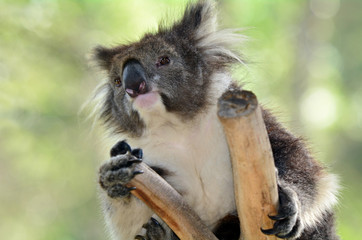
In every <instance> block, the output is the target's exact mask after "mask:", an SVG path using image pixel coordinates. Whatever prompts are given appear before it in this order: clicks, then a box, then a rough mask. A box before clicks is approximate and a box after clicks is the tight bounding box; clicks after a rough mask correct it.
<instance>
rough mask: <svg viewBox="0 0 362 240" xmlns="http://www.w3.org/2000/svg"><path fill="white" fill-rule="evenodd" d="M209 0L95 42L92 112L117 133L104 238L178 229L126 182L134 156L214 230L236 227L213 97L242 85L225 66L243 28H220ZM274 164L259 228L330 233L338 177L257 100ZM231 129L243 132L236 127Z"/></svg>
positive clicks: (163, 235)
mask: <svg viewBox="0 0 362 240" xmlns="http://www.w3.org/2000/svg"><path fill="white" fill-rule="evenodd" d="M214 5H215V3H214V2H212V1H207V0H199V1H196V2H191V3H188V5H187V7H186V9H185V11H184V14H183V17H182V18H181V19H180V20H178V21H176V22H175V23H174V24H173V25H171V26H166V25H160V26H159V29H158V31H157V32H155V33H147V34H145V35H144V36H143V37H142V38H141V39H140V40H139V41H137V42H133V43H128V44H123V45H119V46H115V47H103V46H98V47H96V48H95V49H94V54H93V56H94V60H95V62H96V63H97V65H98V66H99V67H100V68H101V69H102V70H103V71H104V72H105V73H106V76H107V77H106V79H105V81H104V82H102V83H101V84H100V86H99V87H98V89H97V90H96V96H95V98H96V99H101V100H100V102H98V104H97V105H98V108H96V111H97V112H98V115H99V118H100V119H101V121H103V123H104V125H105V126H106V128H107V129H108V131H109V133H110V134H111V135H112V136H115V137H116V138H117V139H119V140H121V141H119V142H118V143H117V144H116V145H115V146H114V147H113V148H112V149H111V158H110V159H109V160H108V161H106V162H105V163H104V164H103V165H102V166H101V167H100V171H99V183H100V187H101V188H100V189H101V190H100V191H101V193H100V194H101V199H102V205H103V209H104V215H105V221H106V223H107V226H108V227H109V230H110V235H111V237H112V239H122V240H132V239H141V240H148V239H149V240H151V239H159V240H163V239H165V240H166V239H167V240H169V239H178V238H177V236H176V235H175V234H174V233H173V232H172V230H171V229H170V228H168V226H167V225H166V224H165V223H164V222H162V220H161V219H159V218H158V217H157V216H156V215H155V214H154V213H153V211H152V210H151V209H150V208H148V207H147V206H146V205H145V204H144V203H143V202H141V201H140V200H139V199H137V198H135V197H134V196H133V195H131V194H130V193H131V191H132V190H133V188H128V187H127V183H128V182H129V181H130V180H131V179H132V178H133V177H134V176H136V175H137V174H142V172H139V171H137V170H136V168H135V167H136V166H137V164H139V163H140V162H141V161H143V162H144V163H146V164H147V165H149V166H150V167H151V168H153V169H154V170H155V171H156V172H157V173H158V174H159V175H160V176H162V177H163V178H164V179H165V180H166V181H167V182H168V183H169V184H170V185H171V186H172V187H173V188H174V189H175V190H177V191H178V192H179V193H180V194H181V195H182V196H183V198H184V199H185V200H186V201H187V203H188V204H189V205H190V206H191V208H192V209H193V210H194V211H195V212H196V213H197V214H198V215H199V216H200V218H201V220H202V221H203V222H204V223H205V224H206V225H207V226H208V227H209V228H210V229H211V230H212V231H213V232H214V233H215V235H216V237H217V238H218V239H228V240H234V239H235V240H236V239H239V236H240V228H239V219H238V215H237V213H236V205H235V196H234V191H233V177H232V169H231V162H230V154H229V150H228V146H227V143H226V140H225V135H224V132H223V129H222V126H221V123H220V122H219V120H218V117H217V114H216V112H217V111H216V103H217V100H218V98H219V97H220V96H221V95H222V93H223V92H225V91H227V90H228V89H230V88H238V89H241V86H240V84H238V83H236V81H234V80H233V79H232V77H231V73H230V71H231V67H232V66H234V65H235V64H244V60H243V59H242V57H241V55H240V54H238V53H237V52H236V51H234V50H233V48H234V46H235V45H236V44H239V43H240V42H241V41H242V40H243V36H241V35H239V34H238V33H236V31H234V30H219V29H218V27H217V14H216V11H215V6H214ZM262 113H263V118H264V121H265V124H266V128H267V132H268V135H269V139H270V144H271V147H272V151H273V156H274V161H275V166H276V168H277V183H278V193H279V208H278V213H277V214H276V215H275V216H269V217H270V218H271V219H272V220H274V226H273V228H271V229H261V231H262V232H263V233H265V234H267V235H276V236H277V237H279V238H284V239H298V240H306V239H308V240H311V239H319V240H321V239H323V240H326V239H328V240H337V239H339V237H338V236H337V235H336V230H335V220H334V211H333V206H334V205H335V204H336V202H337V197H336V195H337V192H338V181H337V177H336V176H335V175H333V174H330V173H328V172H327V170H326V168H325V167H324V166H322V165H321V164H320V163H318V162H317V161H316V160H315V159H314V158H313V156H312V155H311V154H310V153H309V151H308V148H307V147H306V145H305V143H304V142H303V140H302V139H301V138H299V137H296V136H294V135H293V134H292V133H290V132H289V131H288V130H286V129H285V128H284V127H283V126H282V125H281V124H280V123H279V122H278V121H277V120H276V118H275V117H274V116H273V115H272V114H271V113H270V112H269V111H268V110H267V109H265V108H263V110H262ZM235 134H243V133H242V132H241V133H235Z"/></svg>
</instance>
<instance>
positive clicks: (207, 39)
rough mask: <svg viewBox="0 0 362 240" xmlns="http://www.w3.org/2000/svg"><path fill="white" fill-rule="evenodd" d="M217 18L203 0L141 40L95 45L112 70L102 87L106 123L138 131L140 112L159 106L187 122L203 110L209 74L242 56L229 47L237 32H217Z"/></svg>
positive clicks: (101, 61) (97, 56)
mask: <svg viewBox="0 0 362 240" xmlns="http://www.w3.org/2000/svg"><path fill="white" fill-rule="evenodd" d="M215 22H216V18H215V13H214V11H213V6H212V4H211V2H208V1H206V2H204V1H200V2H198V3H196V4H192V5H189V6H188V7H187V8H186V10H185V13H184V17H183V18H182V19H181V20H180V21H178V22H176V23H175V24H174V25H173V26H171V27H162V26H161V27H160V29H159V31H158V32H157V33H154V34H146V35H145V36H144V37H143V38H142V39H141V40H140V41H138V42H135V43H132V44H128V45H120V46H117V47H114V48H105V47H98V48H96V49H95V52H94V57H95V60H96V61H97V63H98V65H99V66H100V67H101V68H103V69H104V70H106V72H107V74H108V81H107V83H106V84H104V85H103V87H102V88H101V90H100V91H101V92H102V93H106V94H105V98H104V104H103V107H102V109H101V118H102V119H103V120H104V121H105V123H107V125H108V126H109V127H111V128H113V130H114V131H115V132H122V133H124V132H126V133H128V134H130V135H133V136H140V135H142V131H143V130H144V128H145V122H144V120H145V119H144V116H142V114H143V113H144V112H152V111H153V107H154V106H155V105H158V106H159V105H160V104H161V105H162V107H163V109H165V110H166V111H167V112H168V113H171V114H174V115H175V116H177V117H178V118H180V119H181V120H185V121H186V120H190V119H193V118H194V117H195V116H197V115H198V114H199V113H200V112H202V111H203V110H205V108H206V107H207V106H208V104H209V103H210V96H211V95H212V93H210V92H213V90H210V86H211V83H212V80H211V79H212V78H211V77H210V76H211V75H212V74H214V73H216V72H220V71H224V70H225V67H227V66H228V65H230V64H231V63H233V62H235V59H236V60H239V59H238V58H237V57H235V55H234V54H233V53H232V52H231V51H230V50H228V49H227V46H228V45H229V43H233V42H235V34H232V33H231V32H229V33H227V32H223V34H221V32H217V31H216V30H215V28H216V26H215ZM225 33H226V34H225ZM103 95H104V94H103ZM212 97H214V96H212ZM142 109H146V110H147V111H144V112H142V111H141V110H142ZM114 131H113V132H114Z"/></svg>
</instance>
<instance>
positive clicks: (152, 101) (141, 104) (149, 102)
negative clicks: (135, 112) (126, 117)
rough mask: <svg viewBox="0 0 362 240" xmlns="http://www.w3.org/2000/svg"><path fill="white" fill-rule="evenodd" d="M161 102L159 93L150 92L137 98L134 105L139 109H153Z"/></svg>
mask: <svg viewBox="0 0 362 240" xmlns="http://www.w3.org/2000/svg"><path fill="white" fill-rule="evenodd" d="M159 101H160V94H159V93H158V92H157V91H150V92H147V93H144V94H140V95H138V96H137V97H135V98H134V100H133V104H134V106H135V107H136V108H138V109H151V108H152V107H153V106H155V105H156V104H157V102H159Z"/></svg>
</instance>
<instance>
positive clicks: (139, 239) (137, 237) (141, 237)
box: [134, 235, 146, 240]
mask: <svg viewBox="0 0 362 240" xmlns="http://www.w3.org/2000/svg"><path fill="white" fill-rule="evenodd" d="M134 239H137V240H146V238H144V237H143V236H141V235H137V236H135V238H134Z"/></svg>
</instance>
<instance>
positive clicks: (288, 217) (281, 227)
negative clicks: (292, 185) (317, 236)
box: [260, 186, 302, 238]
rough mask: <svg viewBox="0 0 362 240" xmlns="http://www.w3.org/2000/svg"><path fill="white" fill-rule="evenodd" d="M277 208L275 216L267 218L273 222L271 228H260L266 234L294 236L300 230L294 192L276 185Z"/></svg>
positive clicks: (285, 236) (282, 236)
mask: <svg viewBox="0 0 362 240" xmlns="http://www.w3.org/2000/svg"><path fill="white" fill-rule="evenodd" d="M278 192H279V210H278V214H277V215H275V216H270V215H269V218H270V219H272V220H274V221H275V223H274V225H273V228H271V229H262V228H261V229H260V230H261V231H262V232H263V233H264V234H266V235H275V236H277V237H278V238H295V237H297V236H298V235H299V234H300V232H301V230H302V227H301V224H300V219H299V214H298V205H297V199H296V198H297V197H296V194H295V192H293V190H291V189H289V188H282V187H280V186H279V187H278Z"/></svg>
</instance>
